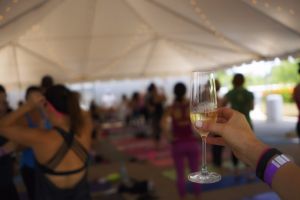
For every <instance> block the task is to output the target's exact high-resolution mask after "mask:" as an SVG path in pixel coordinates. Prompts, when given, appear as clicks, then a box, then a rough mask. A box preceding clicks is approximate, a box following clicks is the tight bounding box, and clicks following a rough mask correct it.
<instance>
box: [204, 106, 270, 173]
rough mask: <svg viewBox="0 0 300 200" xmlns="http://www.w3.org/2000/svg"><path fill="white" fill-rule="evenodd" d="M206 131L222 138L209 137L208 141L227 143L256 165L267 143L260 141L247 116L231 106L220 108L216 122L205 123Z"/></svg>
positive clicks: (236, 152) (238, 153)
mask: <svg viewBox="0 0 300 200" xmlns="http://www.w3.org/2000/svg"><path fill="white" fill-rule="evenodd" d="M201 129H203V130H204V131H209V132H214V133H216V134H217V135H219V136H221V137H222V138H208V140H207V142H208V143H214V144H217V145H220V144H221V145H222V144H225V145H226V146H228V147H229V148H230V149H231V150H232V151H233V153H234V154H235V155H236V156H237V157H238V158H239V159H241V160H242V161H244V162H245V163H247V164H248V165H250V166H252V167H255V166H256V162H257V160H258V158H259V156H260V154H261V152H262V151H263V150H264V149H266V148H267V145H265V144H264V143H262V142H261V141H259V140H258V139H257V138H256V136H255V134H254V133H253V131H252V130H251V127H250V125H249V124H248V122H247V120H246V118H245V116H244V115H243V114H241V113H239V112H237V111H234V110H232V109H229V108H220V109H218V119H217V122H216V123H204V124H203V126H202V128H201Z"/></svg>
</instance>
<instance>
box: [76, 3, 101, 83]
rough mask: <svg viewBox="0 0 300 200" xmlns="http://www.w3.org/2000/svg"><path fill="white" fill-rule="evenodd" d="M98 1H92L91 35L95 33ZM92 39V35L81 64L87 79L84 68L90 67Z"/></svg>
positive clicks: (81, 69) (82, 73)
mask: <svg viewBox="0 0 300 200" xmlns="http://www.w3.org/2000/svg"><path fill="white" fill-rule="evenodd" d="M97 2H98V1H97V0H93V2H92V12H91V13H90V16H89V18H90V24H89V30H88V33H89V34H90V35H92V33H93V27H94V22H95V13H96V9H97V4H98V3H97ZM92 40H93V37H91V38H90V39H89V41H88V43H87V45H86V51H85V53H84V55H83V60H82V66H80V75H81V76H82V79H83V80H84V79H85V76H86V75H85V71H84V69H86V68H87V67H88V62H89V61H88V58H89V55H90V51H91V45H92Z"/></svg>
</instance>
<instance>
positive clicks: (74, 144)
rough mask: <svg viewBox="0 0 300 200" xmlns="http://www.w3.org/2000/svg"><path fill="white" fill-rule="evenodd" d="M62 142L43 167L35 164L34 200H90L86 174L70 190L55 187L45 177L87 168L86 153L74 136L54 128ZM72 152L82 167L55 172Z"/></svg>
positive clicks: (63, 174) (72, 172)
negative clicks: (81, 163) (69, 152)
mask: <svg viewBox="0 0 300 200" xmlns="http://www.w3.org/2000/svg"><path fill="white" fill-rule="evenodd" d="M54 128H55V129H56V130H57V133H59V134H60V135H61V136H62V137H63V139H64V142H63V144H62V145H61V147H60V148H59V149H58V151H57V152H56V153H55V154H54V156H53V157H52V158H51V159H50V160H49V161H48V162H47V163H46V164H44V165H42V164H40V163H38V162H37V169H36V190H35V191H36V199H37V200H90V199H91V197H90V190H89V185H88V181H87V173H86V174H85V175H84V176H83V177H82V179H81V180H80V181H79V182H78V183H77V184H76V185H75V186H74V187H72V188H67V189H62V188H58V187H57V186H55V185H54V184H53V183H52V182H51V181H50V180H49V179H48V178H47V177H46V176H45V175H46V174H48V175H54V176H68V175H72V174H76V173H79V172H81V171H83V170H85V169H86V168H87V167H88V152H87V151H86V149H85V148H84V147H83V146H82V145H81V144H80V143H79V142H78V141H77V140H76V138H75V137H74V134H72V133H67V132H66V131H64V130H62V129H61V128H58V127H54ZM70 150H72V151H73V152H74V153H75V154H76V155H77V156H78V157H79V158H80V159H81V160H82V161H83V166H82V167H80V168H79V169H76V170H71V171H56V170H55V168H56V167H57V166H58V165H59V163H60V162H61V161H62V159H63V158H64V157H65V155H66V154H67V153H68V151H70Z"/></svg>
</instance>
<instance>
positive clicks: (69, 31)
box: [0, 0, 300, 87]
mask: <svg viewBox="0 0 300 200" xmlns="http://www.w3.org/2000/svg"><path fill="white" fill-rule="evenodd" d="M297 8H300V1H297V0H272V1H267V0H251V1H250V0H224V1H219V0H26V1H25V0H2V1H0V45H1V49H0V66H1V67H0V80H1V83H3V84H5V85H6V86H11V87H17V86H18V87H24V86H27V85H28V84H36V83H38V82H39V80H40V78H41V76H42V75H44V74H50V75H53V76H54V77H55V79H56V80H58V81H63V82H80V81H90V80H91V81H92V80H107V79H123V78H142V77H153V76H169V75H184V74H187V73H189V72H190V71H192V70H195V69H218V68H222V67H228V66H232V65H234V64H240V63H243V62H249V61H251V60H255V59H256V60H258V59H268V58H273V57H276V56H278V57H281V56H287V55H294V56H299V52H300V23H299V19H300V13H299V12H298V11H299V9H297Z"/></svg>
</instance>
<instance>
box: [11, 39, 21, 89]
mask: <svg viewBox="0 0 300 200" xmlns="http://www.w3.org/2000/svg"><path fill="white" fill-rule="evenodd" d="M11 47H12V53H13V56H14V64H15V70H16V74H17V78H18V87H19V89H20V90H21V89H22V80H21V72H20V67H19V62H18V58H17V51H16V46H15V44H13V43H11Z"/></svg>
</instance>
